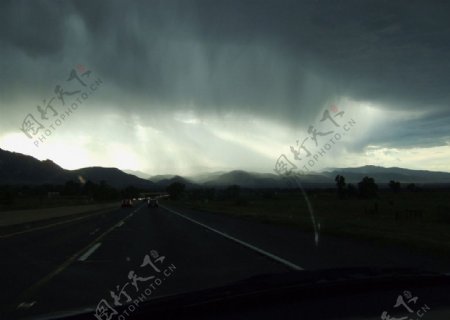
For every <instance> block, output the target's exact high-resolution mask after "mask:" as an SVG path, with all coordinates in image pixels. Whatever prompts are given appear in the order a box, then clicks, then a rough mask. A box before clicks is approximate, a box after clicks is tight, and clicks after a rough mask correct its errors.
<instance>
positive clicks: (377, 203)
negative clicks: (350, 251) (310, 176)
mask: <svg viewBox="0 0 450 320" xmlns="http://www.w3.org/2000/svg"><path fill="white" fill-rule="evenodd" d="M308 198H309V201H310V202H311V205H312V208H313V213H314V216H315V219H316V221H317V223H318V224H320V234H328V235H334V236H340V237H346V238H351V239H361V240H365V241H372V242H379V243H385V244H393V243H396V244H401V245H406V246H409V247H412V248H415V249H419V250H421V251H424V252H429V253H435V254H441V255H447V256H450V201H449V198H450V192H449V191H419V192H400V193H397V194H394V193H392V192H390V191H382V192H380V194H379V197H378V198H377V199H359V198H345V199H338V197H337V195H336V193H335V192H333V191H315V192H314V191H308ZM166 203H168V204H171V205H175V206H179V207H187V208H192V209H197V210H202V211H208V212H212V213H221V214H227V215H231V216H234V217H239V218H244V219H252V220H257V221H262V222H265V223H276V224H284V225H294V226H296V227H298V228H299V229H301V230H303V231H307V232H313V225H312V222H311V218H310V212H309V211H308V207H307V205H306V201H305V197H304V196H303V195H302V194H301V193H300V192H298V193H286V194H277V195H276V196H275V197H272V198H269V199H265V198H262V197H256V196H254V197H247V198H243V199H238V200H209V201H205V200H195V201H194V200H189V199H184V200H179V201H170V200H167V201H166Z"/></svg>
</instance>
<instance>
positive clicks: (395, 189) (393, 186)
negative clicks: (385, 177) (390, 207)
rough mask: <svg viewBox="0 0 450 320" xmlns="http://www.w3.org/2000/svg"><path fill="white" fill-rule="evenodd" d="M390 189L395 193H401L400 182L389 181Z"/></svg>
mask: <svg viewBox="0 0 450 320" xmlns="http://www.w3.org/2000/svg"><path fill="white" fill-rule="evenodd" d="M389 188H391V190H392V191H393V192H394V193H397V192H399V191H400V188H401V186H400V182H398V181H394V180H391V181H389Z"/></svg>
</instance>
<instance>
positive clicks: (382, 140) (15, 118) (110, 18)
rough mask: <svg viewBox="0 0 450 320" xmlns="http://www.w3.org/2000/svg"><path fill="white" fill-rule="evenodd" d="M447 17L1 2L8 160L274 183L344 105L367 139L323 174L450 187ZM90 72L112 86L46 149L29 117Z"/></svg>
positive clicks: (3, 144)
mask: <svg viewBox="0 0 450 320" xmlns="http://www.w3.org/2000/svg"><path fill="white" fill-rule="evenodd" d="M449 10H450V3H449V4H447V3H442V2H433V1H430V2H426V3H425V2H420V1H407V2H406V1H404V2H403V1H399V2H395V3H392V2H391V1H346V2H343V1H312V0H311V1H301V2H300V1H290V0H286V1H275V0H273V1H272V0H269V1H264V2H262V1H251V0H248V1H236V0H228V1H214V2H212V1H204V0H195V1H194V0H192V1H181V0H180V1H171V0H169V1H136V2H132V3H125V2H121V1H108V2H106V1H98V2H95V3H92V2H89V1H65V2H54V1H52V2H50V1H36V2H25V1H5V2H2V4H1V5H0V48H1V49H0V58H1V59H0V66H1V69H2V73H1V74H0V110H1V117H0V148H2V149H6V150H9V151H15V152H20V153H24V154H28V155H31V156H34V157H36V158H38V159H40V160H45V159H51V160H52V161H54V162H55V163H57V164H58V165H60V166H61V167H63V168H66V169H78V168H81V167H88V166H103V167H117V168H119V169H122V170H135V171H141V172H145V173H148V174H149V175H156V174H180V175H191V174H195V173H200V172H211V171H222V170H233V169H242V170H248V171H254V172H273V168H274V164H275V161H276V159H277V158H278V157H279V156H280V154H286V155H287V156H289V157H291V158H292V159H293V155H292V153H291V152H290V146H291V145H294V144H295V143H296V140H299V139H302V138H305V137H307V136H308V133H307V130H308V127H309V126H310V125H315V124H317V123H318V120H319V119H320V117H321V116H322V113H323V112H324V110H328V109H329V108H330V107H331V106H332V105H335V106H337V108H338V109H339V110H343V111H345V114H346V116H348V117H350V118H352V119H354V120H355V122H356V126H355V127H354V128H353V129H352V130H351V132H349V134H348V135H346V136H345V137H344V138H343V139H342V140H341V141H339V143H338V144H336V145H335V146H334V147H333V148H332V150H330V152H329V153H327V154H326V155H325V156H324V157H323V158H321V160H320V162H319V163H318V164H317V165H316V166H315V167H314V169H313V170H315V171H320V170H323V169H325V168H330V167H333V168H335V167H356V166H363V165H369V164H370V165H378V166H384V167H403V168H410V169H425V170H435V171H446V172H450V164H449V162H448V159H449V158H450V149H449V145H450V128H449V126H450V106H449V101H450V99H449V94H450V92H449V91H448V87H449V84H450V61H449V60H448V57H449V53H450V43H449V42H448V38H449V36H450V23H449V22H448V19H447V13H448V12H449ZM79 64H81V65H84V66H85V67H86V68H87V69H89V70H91V71H92V75H93V76H95V77H99V78H101V80H102V81H103V83H102V84H101V86H100V87H99V88H98V90H97V91H95V92H94V93H93V94H92V95H90V96H89V98H88V99H87V100H86V101H85V102H84V103H83V104H82V105H81V106H80V107H79V108H78V109H77V110H76V111H74V112H73V114H71V115H70V117H69V118H68V119H67V120H66V121H64V123H63V125H61V126H60V127H58V128H57V130H55V131H54V132H53V133H52V134H51V136H49V137H48V138H47V140H46V141H45V143H42V144H40V145H39V147H36V146H35V145H34V144H33V140H32V139H29V138H28V137H27V136H26V135H25V134H24V133H23V132H22V131H21V130H20V126H21V125H22V122H23V120H24V118H25V116H26V115H27V114H29V113H34V114H36V115H39V113H38V112H37V111H36V106H37V105H39V104H41V103H42V100H43V99H46V98H50V97H51V96H52V94H53V91H54V89H55V85H57V84H61V85H64V84H65V83H66V80H67V78H68V75H69V72H70V70H72V68H74V67H75V66H77V65H79ZM58 108H59V109H58ZM55 109H56V110H57V111H58V112H60V113H62V112H63V111H64V108H60V107H55ZM328 128H329V129H333V128H332V127H328ZM292 161H294V160H292Z"/></svg>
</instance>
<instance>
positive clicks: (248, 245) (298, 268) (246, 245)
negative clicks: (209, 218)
mask: <svg viewBox="0 0 450 320" xmlns="http://www.w3.org/2000/svg"><path fill="white" fill-rule="evenodd" d="M161 207H163V208H164V209H166V210H167V211H170V212H172V213H173V214H176V215H178V216H180V217H182V218H184V219H186V220H189V221H191V222H193V223H195V224H198V225H200V226H202V227H204V228H206V229H208V230H210V231H212V232H215V233H217V234H219V235H221V236H222V237H225V238H227V239H230V240H232V241H234V242H237V243H239V244H241V245H243V246H245V247H247V248H249V249H251V250H253V251H256V252H258V253H260V254H262V255H265V256H266V257H268V258H270V259H272V260H275V261H277V262H279V263H282V264H284V265H285V266H287V267H289V268H291V269H294V270H305V269H304V268H302V267H300V266H298V265H296V264H295V263H292V262H290V261H288V260H286V259H283V258H281V257H279V256H277V255H275V254H272V253H270V252H267V251H266V250H263V249H260V248H258V247H256V246H254V245H252V244H250V243H247V242H245V241H242V240H239V239H237V238H235V237H233V236H230V235H229V234H226V233H225V232H222V231H219V230H217V229H214V228H212V227H210V226H207V225H206V224H204V223H201V222H199V221H197V220H194V219H192V218H189V217H186V216H185V215H184V214H181V213H179V212H176V211H174V210H172V209H169V208H167V207H166V206H161Z"/></svg>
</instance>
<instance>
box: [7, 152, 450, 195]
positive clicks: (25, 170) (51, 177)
mask: <svg viewBox="0 0 450 320" xmlns="http://www.w3.org/2000/svg"><path fill="white" fill-rule="evenodd" d="M130 172H133V171H128V173H127V172H123V171H121V170H119V169H117V168H103V167H88V168H82V169H77V170H66V169H63V168H61V167H60V166H58V165H57V164H55V163H54V162H52V161H51V160H43V161H40V160H38V159H35V158H33V157H31V156H28V155H24V154H20V153H16V152H10V151H6V150H2V149H0V185H8V184H9V185H39V184H64V183H65V182H67V181H69V180H75V181H80V182H84V181H88V180H90V181H92V182H95V183H100V182H101V181H106V182H107V183H108V184H109V185H111V186H114V187H116V188H124V187H127V186H130V185H132V186H135V187H138V188H145V189H154V190H161V189H165V188H166V187H167V186H168V185H170V184H171V183H173V182H180V183H183V184H185V185H186V187H187V188H195V187H219V188H220V187H227V186H229V185H233V184H236V185H240V186H241V187H244V188H283V187H289V185H287V183H286V180H285V179H284V178H282V177H280V176H278V175H277V174H275V173H256V172H248V171H243V170H233V171H229V172H224V171H220V172H212V173H202V174H197V175H191V176H186V177H182V176H178V175H172V174H166V175H154V176H150V175H147V174H145V173H143V172H139V171H134V173H136V174H139V177H138V176H136V174H131V173H130ZM336 175H342V176H344V177H345V179H346V182H347V183H357V182H359V181H361V179H362V178H363V177H364V176H370V177H372V178H374V179H375V181H376V182H377V183H381V184H386V183H388V182H389V181H390V180H395V181H399V182H401V183H416V184H450V173H448V172H437V171H426V170H410V169H404V168H398V167H391V168H384V167H380V166H372V165H367V166H363V167H356V168H332V169H327V170H326V171H324V172H316V173H310V174H306V175H302V176H300V178H299V179H300V181H301V182H302V184H303V185H304V186H305V187H330V186H333V185H334V184H335V182H334V178H335V177H336ZM144 177H148V178H144Z"/></svg>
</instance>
